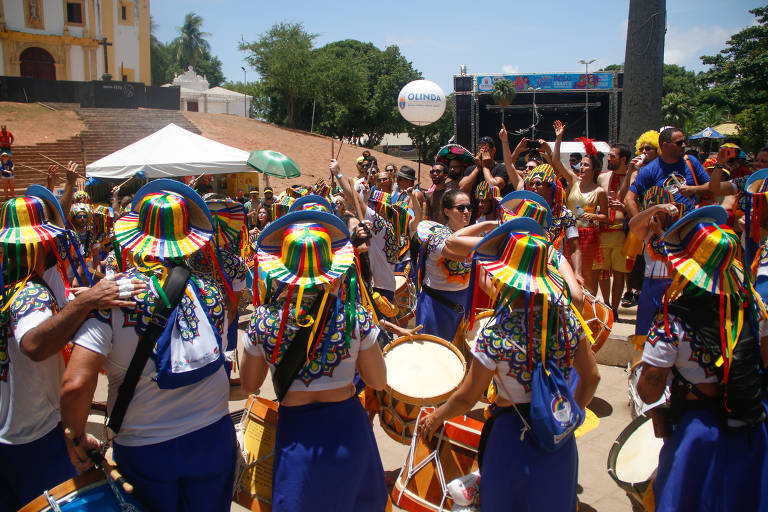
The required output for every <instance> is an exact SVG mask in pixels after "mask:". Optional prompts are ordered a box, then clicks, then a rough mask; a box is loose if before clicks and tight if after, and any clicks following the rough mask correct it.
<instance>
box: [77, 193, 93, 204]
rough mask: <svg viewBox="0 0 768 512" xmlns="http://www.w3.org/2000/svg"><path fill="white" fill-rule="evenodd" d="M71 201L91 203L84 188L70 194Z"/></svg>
mask: <svg viewBox="0 0 768 512" xmlns="http://www.w3.org/2000/svg"><path fill="white" fill-rule="evenodd" d="M72 202H73V203H75V204H76V203H82V204H91V196H89V195H88V192H86V191H85V190H78V191H77V192H75V193H74V195H73V196H72Z"/></svg>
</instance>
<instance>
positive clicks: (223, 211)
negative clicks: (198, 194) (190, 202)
mask: <svg viewBox="0 0 768 512" xmlns="http://www.w3.org/2000/svg"><path fill="white" fill-rule="evenodd" d="M203 200H204V201H205V204H206V206H208V210H209V211H210V213H211V219H212V220H213V232H214V234H215V235H216V244H218V246H219V247H227V248H230V249H232V250H233V251H235V252H238V253H239V252H241V251H242V250H243V249H244V248H245V247H246V246H248V245H249V244H246V243H245V242H246V241H247V240H248V227H247V225H246V221H245V207H244V206H243V205H242V204H240V203H238V202H237V201H233V200H232V199H229V198H226V197H221V196H216V195H213V194H206V195H205V196H203Z"/></svg>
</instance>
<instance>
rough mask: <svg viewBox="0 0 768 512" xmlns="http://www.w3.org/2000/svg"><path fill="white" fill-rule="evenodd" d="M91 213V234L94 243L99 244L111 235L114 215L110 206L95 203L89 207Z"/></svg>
mask: <svg viewBox="0 0 768 512" xmlns="http://www.w3.org/2000/svg"><path fill="white" fill-rule="evenodd" d="M91 213H92V214H93V235H94V241H95V242H96V244H101V243H103V242H105V241H107V239H108V238H109V237H110V236H111V235H113V234H114V233H113V229H114V222H115V215H114V212H113V211H112V208H110V207H109V206H104V205H100V204H97V205H95V206H93V207H92V208H91Z"/></svg>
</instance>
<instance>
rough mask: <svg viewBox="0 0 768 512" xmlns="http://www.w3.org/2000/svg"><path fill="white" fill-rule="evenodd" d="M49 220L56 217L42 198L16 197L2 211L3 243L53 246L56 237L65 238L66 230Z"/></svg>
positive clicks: (0, 227) (0, 226)
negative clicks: (63, 236)
mask: <svg viewBox="0 0 768 512" xmlns="http://www.w3.org/2000/svg"><path fill="white" fill-rule="evenodd" d="M48 219H55V215H54V213H53V211H52V210H51V208H50V207H49V206H48V205H47V204H46V203H45V202H44V201H43V200H41V199H40V198H38V197H29V196H20V197H14V198H13V199H10V200H8V201H6V202H5V203H3V206H2V209H1V210H0V243H2V244H3V245H20V246H21V245H23V246H31V245H35V244H39V243H42V244H43V245H49V244H53V243H54V241H55V239H56V237H59V236H62V235H64V234H65V230H64V227H63V226H60V225H57V224H55V223H54V222H55V221H54V222H51V221H49V220H48ZM6 250H7V248H6Z"/></svg>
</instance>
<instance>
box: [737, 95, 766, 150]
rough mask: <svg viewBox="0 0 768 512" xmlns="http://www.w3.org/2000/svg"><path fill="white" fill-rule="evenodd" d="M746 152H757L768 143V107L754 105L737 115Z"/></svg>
mask: <svg viewBox="0 0 768 512" xmlns="http://www.w3.org/2000/svg"><path fill="white" fill-rule="evenodd" d="M736 123H737V124H738V125H739V138H740V139H741V143H742V148H744V150H745V151H751V152H757V151H758V150H759V149H760V148H762V147H763V146H765V144H766V141H768V105H765V104H760V105H752V106H749V107H747V108H745V109H744V110H743V111H742V112H741V113H739V114H737V115H736Z"/></svg>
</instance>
